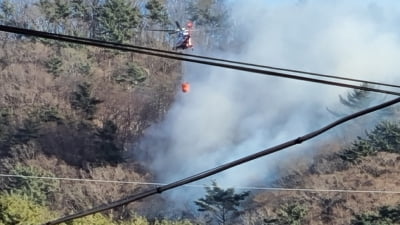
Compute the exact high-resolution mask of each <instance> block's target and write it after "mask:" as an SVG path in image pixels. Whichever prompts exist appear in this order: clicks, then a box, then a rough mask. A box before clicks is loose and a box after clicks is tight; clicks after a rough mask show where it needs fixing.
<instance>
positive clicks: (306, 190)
mask: <svg viewBox="0 0 400 225" xmlns="http://www.w3.org/2000/svg"><path fill="white" fill-rule="evenodd" d="M0 177H13V178H23V179H44V180H62V181H76V182H89V183H113V184H134V185H155V186H162V185H167V184H166V183H157V182H142V181H120V180H99V179H83V178H69V177H41V176H26V175H21V174H0ZM183 186H184V187H191V188H205V187H212V186H210V185H201V184H185V185H183ZM220 187H222V188H224V187H223V186H220ZM230 188H235V189H239V190H267V191H299V192H344V193H369V194H374V193H377V194H400V190H399V191H393V190H355V189H320V188H319V189H318V188H284V187H260V186H258V187H257V186H253V187H250V186H230Z"/></svg>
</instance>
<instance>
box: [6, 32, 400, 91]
mask: <svg viewBox="0 0 400 225" xmlns="http://www.w3.org/2000/svg"><path fill="white" fill-rule="evenodd" d="M13 28H16V27H13ZM20 29H21V28H20ZM26 30H27V29H26ZM44 33H45V32H44ZM49 34H51V33H49ZM58 35H59V36H61V37H71V36H68V35H61V34H58ZM75 38H79V39H83V40H88V41H99V42H104V41H101V40H96V39H87V38H80V37H75ZM113 44H114V45H116V46H124V47H130V48H135V49H141V50H148V51H153V52H161V53H166V54H172V55H179V56H187V57H193V58H198V59H207V60H212V61H215V62H226V63H232V64H237V65H244V66H252V67H258V68H264V69H273V70H278V71H285V72H292V73H299V74H307V75H312V76H317V77H325V78H331V79H338V80H346V81H353V82H360V83H366V84H373V85H380V86H387V87H394V88H400V85H394V84H386V83H382V82H375V81H368V80H361V79H353V78H348V77H340V76H334V75H328V74H323V73H314V72H308V71H302V70H294V69H286V68H282V67H273V66H265V65H260V64H254V63H246V62H239V61H233V60H226V59H221V58H214V57H207V56H200V55H194V54H187V53H181V52H174V51H167V50H162V49H154V48H148V47H142V46H137V45H130V44H120V43H115V42H113Z"/></svg>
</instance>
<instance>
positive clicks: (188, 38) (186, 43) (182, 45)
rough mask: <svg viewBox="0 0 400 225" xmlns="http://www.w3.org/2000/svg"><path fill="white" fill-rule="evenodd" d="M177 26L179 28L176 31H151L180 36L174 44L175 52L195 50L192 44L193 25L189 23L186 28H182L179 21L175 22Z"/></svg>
mask: <svg viewBox="0 0 400 225" xmlns="http://www.w3.org/2000/svg"><path fill="white" fill-rule="evenodd" d="M175 24H176V26H177V29H175V30H153V29H151V31H164V32H168V33H169V34H178V35H177V38H176V42H175V44H174V47H173V48H172V49H173V50H179V49H182V50H185V49H188V48H191V49H192V50H193V44H192V28H193V23H192V22H188V23H187V24H186V27H181V25H180V24H179V22H178V21H175Z"/></svg>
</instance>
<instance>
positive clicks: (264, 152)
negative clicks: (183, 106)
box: [44, 97, 400, 225]
mask: <svg viewBox="0 0 400 225" xmlns="http://www.w3.org/2000/svg"><path fill="white" fill-rule="evenodd" d="M398 102H400V97H398V98H395V99H393V100H390V101H387V102H385V103H382V104H379V105H376V106H373V107H370V108H367V109H365V110H362V111H359V112H356V113H353V114H351V115H348V116H345V117H343V118H341V119H339V120H336V121H335V122H333V123H330V124H328V125H326V126H325V127H322V128H321V129H319V130H316V131H313V132H311V133H308V134H306V135H304V136H301V137H298V138H295V139H293V140H290V141H287V142H285V143H282V144H279V145H276V146H274V147H271V148H267V149H265V150H262V151H259V152H257V153H254V154H251V155H248V156H245V157H243V158H240V159H237V160H234V161H231V162H228V163H226V164H223V165H221V166H218V167H215V168H212V169H209V170H206V171H204V172H201V173H198V174H195V175H193V176H190V177H187V178H184V179H182V180H178V181H175V182H173V183H170V184H166V185H163V186H160V187H157V188H153V189H150V190H147V191H144V192H141V193H138V194H135V195H131V196H129V197H127V198H123V199H120V200H117V201H115V202H111V203H109V204H106V205H103V206H99V207H95V208H92V209H88V210H85V211H82V212H78V213H76V214H73V215H70V216H66V217H63V218H60V219H56V220H54V221H50V222H47V223H45V224H44V225H55V224H60V223H62V222H66V221H70V220H73V219H77V218H81V217H84V216H87V215H91V214H95V213H98V212H102V211H105V210H108V209H112V208H115V207H119V206H122V205H125V204H128V203H130V202H134V201H137V200H141V199H143V198H146V197H149V196H152V195H155V194H161V193H162V192H164V191H167V190H170V189H174V188H177V187H179V186H183V185H185V184H188V183H192V182H194V181H198V180H201V179H203V178H206V177H209V176H212V175H215V174H217V173H220V172H222V171H225V170H227V169H230V168H232V167H235V166H238V165H241V164H243V163H246V162H249V161H252V160H255V159H257V158H260V157H262V156H266V155H269V154H271V153H274V152H278V151H280V150H283V149H285V148H288V147H291V146H293V145H296V144H301V143H302V142H304V141H307V140H309V139H311V138H314V137H316V136H318V135H320V134H322V133H324V132H326V131H328V130H329V129H331V128H333V127H336V126H338V125H340V124H342V123H344V122H347V121H349V120H353V119H355V118H357V117H360V116H362V115H365V114H368V113H371V112H374V111H376V110H379V109H382V108H385V107H388V106H391V105H393V104H396V103H398Z"/></svg>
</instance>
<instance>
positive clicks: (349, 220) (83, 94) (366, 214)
mask: <svg viewBox="0 0 400 225" xmlns="http://www.w3.org/2000/svg"><path fill="white" fill-rule="evenodd" d="M228 8H229V7H227V5H226V4H225V2H224V1H213V0H210V1H202V0H196V1H176V0H175V1H174V0H165V1H161V0H148V1H147V0H106V1H99V0H72V1H62V0H30V1H12V0H0V24H2V25H8V26H16V27H22V28H29V29H35V30H41V31H46V32H52V33H59V34H67V35H75V36H79V37H85V38H92V39H97V40H102V41H110V42H116V43H125V44H135V45H140V46H147V47H152V48H157V49H164V50H170V49H171V43H173V42H174V39H173V38H172V37H171V36H169V35H168V33H162V32H159V33H157V32H152V31H149V30H150V29H156V28H159V29H160V28H168V29H170V28H171V27H174V26H175V25H174V21H175V20H179V21H185V20H191V21H193V22H194V23H195V25H196V27H199V28H202V29H203V31H200V32H199V33H198V34H197V37H198V38H197V40H198V43H197V44H201V45H202V46H203V47H204V48H205V49H219V50H226V48H227V46H231V47H232V46H235V47H236V46H239V45H240V44H239V43H240V42H237V41H236V40H234V37H233V36H226V34H227V33H229V32H232V29H233V27H231V28H232V29H231V30H229V29H224V30H220V31H219V32H213V33H212V35H210V32H211V31H210V30H212V29H221V28H223V27H224V28H225V27H227V24H229V20H228V18H229V10H228ZM211 39H212V40H211ZM221 42H223V43H224V44H223V45H221ZM0 44H1V46H2V47H1V51H0V174H1V176H0V190H1V192H0V225H13V224H28V225H30V224H32V225H33V224H41V223H43V222H46V221H50V220H53V219H55V218H58V217H60V216H62V215H66V214H71V213H76V212H78V211H81V210H84V209H88V208H91V207H94V206H98V205H101V204H104V203H107V202H111V201H115V200H118V199H120V198H123V197H126V196H128V195H130V194H133V193H138V192H139V191H141V190H145V189H146V188H148V186H147V185H146V186H145V185H141V184H139V183H140V182H143V183H145V182H150V183H151V182H152V181H153V177H154V174H152V173H151V172H150V170H149V168H147V167H146V165H143V162H141V161H139V160H138V159H136V158H134V157H133V154H132V152H131V151H135V149H133V146H135V144H136V143H137V141H138V140H139V139H140V138H141V137H142V136H143V134H144V131H145V130H146V128H148V127H149V126H150V125H151V124H154V123H157V122H159V121H162V120H163V119H164V116H165V115H166V113H167V112H168V110H169V109H170V107H171V105H172V103H173V102H174V100H175V98H176V96H177V95H178V94H180V93H179V92H177V91H178V88H179V85H180V82H181V79H182V65H181V62H178V61H173V60H170V59H163V58H157V57H152V56H145V55H141V54H135V53H128V52H122V51H117V50H110V49H102V48H96V47H89V46H85V45H77V44H70V43H64V42H58V41H54V40H48V39H43V38H37V37H33V36H22V35H17V34H11V33H6V32H0ZM235 47H233V48H232V49H231V50H232V51H238V49H239V48H235ZM379 100H380V99H379V98H378V99H377V98H375V96H374V95H370V94H368V92H365V91H351V92H349V94H348V95H347V96H346V97H342V96H341V97H340V98H339V99H338V102H340V103H341V104H342V106H343V107H344V108H345V109H346V110H347V111H344V112H338V111H335V110H332V109H329V110H328V111H327V113H331V114H332V115H334V116H337V117H340V116H343V115H346V114H348V113H351V112H355V111H357V110H360V109H362V108H365V107H367V106H368V105H370V104H371V102H376V101H379ZM398 116H399V111H398V107H391V108H389V109H387V110H384V111H383V113H382V114H379V115H378V116H371V117H368V118H367V119H364V120H362V119H361V120H358V121H357V122H356V123H354V124H352V125H349V126H348V127H347V128H346V131H344V132H343V134H342V135H343V136H346V135H347V134H350V133H351V134H354V132H360V133H357V134H356V135H355V136H358V138H357V139H355V140H350V141H349V140H346V141H349V142H351V143H350V144H349V143H345V142H344V141H343V140H342V139H341V137H332V138H331V139H329V140H326V141H325V142H324V143H323V144H321V145H320V146H316V147H315V148H316V149H314V150H315V151H316V152H319V153H320V154H318V155H316V156H314V158H313V159H312V160H311V161H312V162H310V163H304V161H307V160H308V161H310V160H309V159H307V157H304V158H297V159H293V160H291V161H290V162H289V163H286V164H284V165H283V166H285V167H286V168H288V169H287V172H285V173H282V174H281V177H279V178H278V179H276V180H274V182H273V184H272V185H273V186H275V187H279V188H283V189H288V190H278V191H276V190H275V191H268V190H264V191H262V190H257V191H254V190H245V191H243V192H242V191H238V190H235V189H234V188H228V189H224V188H220V187H218V183H217V182H213V183H212V185H211V186H210V187H206V189H205V191H206V194H205V196H204V197H203V198H200V199H198V200H197V201H193V202H191V204H192V205H191V206H190V207H187V209H186V210H179V211H178V210H177V211H173V212H172V213H171V211H169V210H168V208H169V207H170V206H169V204H170V203H169V202H168V201H166V200H165V199H164V198H163V196H157V197H152V198H150V199H148V200H147V199H146V200H144V201H139V202H135V203H131V204H129V205H128V206H124V207H119V208H115V209H113V210H109V211H107V212H105V213H103V214H96V215H93V216H88V217H85V218H81V219H78V220H75V221H73V222H72V223H71V224H74V225H78V224H88V225H90V224H96V225H98V224H99V225H102V224H104V225H106V224H107V225H108V224H119V225H128V224H135V225H150V224H151V225H170V224H171V225H190V224H218V225H222V224H223V225H227V224H247V225H267V224H290V225H297V224H351V225H367V224H378V225H384V224H385V225H389V224H400V197H399V193H398V192H397V193H386V192H385V191H393V190H397V191H398V186H399V185H400V181H399V179H398V173H399V172H400V167H399V162H400V156H399V153H400V146H399V145H400V125H399V121H398ZM366 121H368V124H375V125H373V127H372V128H370V127H368V129H367V128H365V126H364V125H365V124H366V123H367V122H366ZM371 121H372V122H371ZM360 127H361V128H360ZM360 130H361V131H360ZM364 131H366V133H362V132H364ZM9 175H16V176H9ZM19 175H21V176H28V177H29V178H26V177H25V178H21V177H18V176H19ZM38 178H41V179H38ZM51 178H58V179H51ZM64 178H65V179H64ZM68 178H77V180H71V179H68ZM107 181H108V182H107ZM110 181H116V182H110ZM117 181H134V182H130V183H129V182H117ZM135 182H136V183H135ZM309 189H312V190H309ZM315 189H317V190H315ZM318 190H320V191H318ZM348 190H363V191H358V192H357V191H355V192H351V191H348ZM377 190H379V191H377ZM364 191H365V192H364ZM193 206H194V207H195V208H196V207H197V210H198V211H193ZM171 208H172V207H171Z"/></svg>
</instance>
